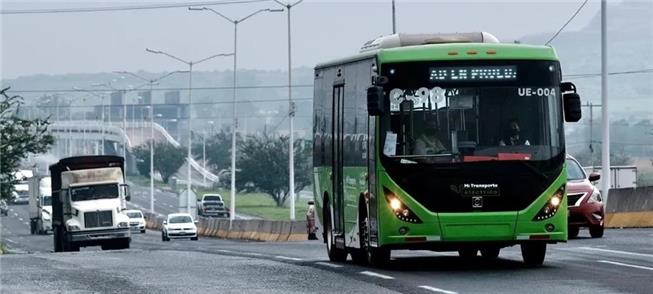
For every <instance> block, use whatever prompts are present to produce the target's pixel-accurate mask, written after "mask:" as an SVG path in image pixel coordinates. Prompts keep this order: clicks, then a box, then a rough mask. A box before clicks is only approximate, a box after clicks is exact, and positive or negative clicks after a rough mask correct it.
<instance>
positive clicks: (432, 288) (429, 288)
mask: <svg viewBox="0 0 653 294" xmlns="http://www.w3.org/2000/svg"><path fill="white" fill-rule="evenodd" d="M417 288H422V289H425V290H429V291H431V292H437V293H445V294H458V292H454V291H449V290H444V289H440V288H436V287H431V286H426V285H422V286H417Z"/></svg>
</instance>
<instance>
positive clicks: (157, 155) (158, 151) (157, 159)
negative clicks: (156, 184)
mask: <svg viewBox="0 0 653 294" xmlns="http://www.w3.org/2000/svg"><path fill="white" fill-rule="evenodd" d="M184 161H186V152H185V149H184V148H183V147H181V146H179V147H175V146H173V145H172V144H169V143H168V142H157V143H155V144H154V169H155V170H157V171H158V172H159V173H161V178H163V182H164V183H166V184H167V183H168V179H170V177H171V176H172V175H174V174H175V173H176V172H177V171H178V170H179V168H180V167H181V166H182V165H183V164H184Z"/></svg>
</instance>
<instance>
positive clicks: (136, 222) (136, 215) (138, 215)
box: [124, 209, 145, 233]
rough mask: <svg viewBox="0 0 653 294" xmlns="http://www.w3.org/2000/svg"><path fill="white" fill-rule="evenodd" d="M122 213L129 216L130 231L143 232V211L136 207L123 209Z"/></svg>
mask: <svg viewBox="0 0 653 294" xmlns="http://www.w3.org/2000/svg"><path fill="white" fill-rule="evenodd" d="M124 213H125V214H126V215H127V216H128V217H129V229H131V231H132V232H141V233H145V217H143V212H141V211H140V210H137V209H130V210H125V211H124Z"/></svg>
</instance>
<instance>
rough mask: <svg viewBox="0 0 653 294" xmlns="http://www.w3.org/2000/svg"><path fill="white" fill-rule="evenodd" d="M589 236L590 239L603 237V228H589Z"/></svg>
mask: <svg viewBox="0 0 653 294" xmlns="http://www.w3.org/2000/svg"><path fill="white" fill-rule="evenodd" d="M590 236H592V238H601V237H603V226H600V225H599V226H590Z"/></svg>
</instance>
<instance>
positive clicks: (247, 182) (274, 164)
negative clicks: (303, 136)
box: [236, 135, 311, 207]
mask: <svg viewBox="0 0 653 294" xmlns="http://www.w3.org/2000/svg"><path fill="white" fill-rule="evenodd" d="M294 145H295V192H299V191H301V190H302V189H304V188H305V187H306V186H308V185H309V184H310V183H311V162H310V155H311V150H310V148H304V146H302V144H301V141H299V140H297V141H295V143H294ZM288 151H289V150H288V137H286V136H280V137H271V136H266V135H258V136H248V137H247V138H246V139H245V141H244V142H243V143H242V144H241V147H240V151H239V152H240V153H239V154H240V156H239V159H238V166H237V168H239V170H240V171H239V172H238V176H237V177H236V179H237V180H236V184H237V185H236V186H237V189H238V190H241V191H248V190H257V191H260V192H263V193H266V194H268V195H270V196H271V197H272V199H274V201H275V203H276V204H277V206H278V207H282V206H284V204H285V203H286V201H287V200H288V197H289V195H290V194H289V185H288Z"/></svg>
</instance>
